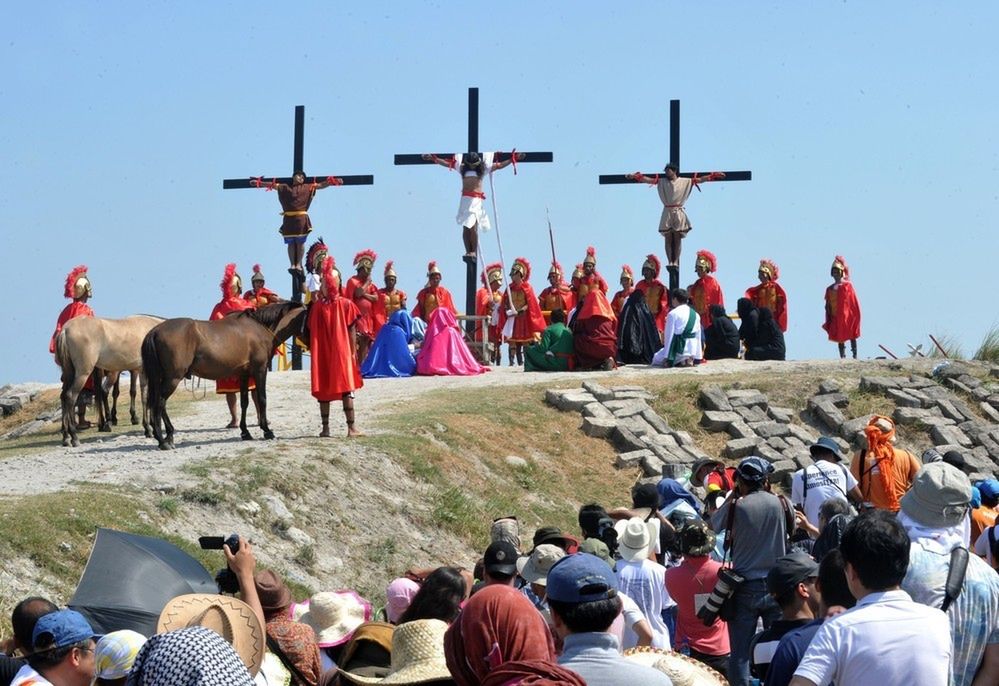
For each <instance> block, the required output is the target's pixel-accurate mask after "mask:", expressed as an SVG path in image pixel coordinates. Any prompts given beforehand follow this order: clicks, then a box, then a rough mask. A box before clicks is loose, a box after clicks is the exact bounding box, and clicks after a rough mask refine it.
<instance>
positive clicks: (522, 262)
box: [510, 257, 531, 281]
mask: <svg viewBox="0 0 999 686" xmlns="http://www.w3.org/2000/svg"><path fill="white" fill-rule="evenodd" d="M510 271H519V272H520V275H521V276H523V277H524V281H529V280H530V278H531V263H530V262H528V261H527V258H526V257H518V258H516V259H514V261H513V267H511V268H510Z"/></svg>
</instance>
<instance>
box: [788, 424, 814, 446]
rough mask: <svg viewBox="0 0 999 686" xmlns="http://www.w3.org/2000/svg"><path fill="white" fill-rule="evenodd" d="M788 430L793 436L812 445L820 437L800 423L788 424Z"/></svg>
mask: <svg viewBox="0 0 999 686" xmlns="http://www.w3.org/2000/svg"><path fill="white" fill-rule="evenodd" d="M787 430H788V433H790V435H791V436H794V437H795V438H797V439H798V440H799V441H801V442H802V443H803V444H805V445H811V444H812V443H815V441H817V440H818V438H819V437H818V436H816V435H815V434H814V433H813V432H811V431H809V430H808V429H806V428H805V427H803V426H801V425H799V424H790V425H788V427H787Z"/></svg>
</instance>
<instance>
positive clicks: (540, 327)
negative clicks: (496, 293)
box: [499, 281, 547, 343]
mask: <svg viewBox="0 0 999 686" xmlns="http://www.w3.org/2000/svg"><path fill="white" fill-rule="evenodd" d="M509 291H520V292H522V293H523V294H524V300H525V304H526V305H527V310H526V311H525V312H523V313H522V314H518V315H517V317H516V319H515V320H514V322H513V333H512V334H511V335H510V337H509V338H507V340H508V341H513V342H514V343H524V342H527V341H533V340H535V338H536V337H537V336H536V335H537V334H540V333H541V332H542V331H544V330H545V326H547V325H546V324H545V318H544V315H542V314H541V306H540V305H538V298H537V296H536V295H534V289H533V288H531V284H529V283H527V282H526V281H521V282H520V283H519V284H513V283H511V284H510V287H509V288H508V289H507V290H506V291H504V293H503V300H501V301H500V303H499V306H500V315H499V328H500V331H502V330H503V329H504V327H505V326H506V320H507V319H509V315H508V314H507V310H508V309H509V307H510V295H509V294H508V292H509Z"/></svg>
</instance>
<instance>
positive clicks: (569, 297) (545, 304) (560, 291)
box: [538, 261, 576, 324]
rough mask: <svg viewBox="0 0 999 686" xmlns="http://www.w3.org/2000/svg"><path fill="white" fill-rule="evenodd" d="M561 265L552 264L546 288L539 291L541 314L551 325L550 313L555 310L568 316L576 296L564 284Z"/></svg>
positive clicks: (574, 303)
mask: <svg viewBox="0 0 999 686" xmlns="http://www.w3.org/2000/svg"><path fill="white" fill-rule="evenodd" d="M563 277H564V273H563V272H562V265H560V264H559V263H558V262H554V261H553V262H552V267H551V269H549V270H548V283H549V284H550V285H549V286H548V287H547V288H545V289H544V290H543V291H541V294H540V295H539V296H538V305H540V306H541V312H542V314H544V313H546V312H547V313H548V314H545V322H547V323H548V324H551V313H552V312H554V311H555V310H562V311H563V312H565V313H566V314H568V313H569V312H570V311H571V310H572V308H574V307H575V306H576V296H575V295H574V294H573V289H572V288H571V287H570V286H569V285H568V284H567V283H566V282H565V279H564V278H563Z"/></svg>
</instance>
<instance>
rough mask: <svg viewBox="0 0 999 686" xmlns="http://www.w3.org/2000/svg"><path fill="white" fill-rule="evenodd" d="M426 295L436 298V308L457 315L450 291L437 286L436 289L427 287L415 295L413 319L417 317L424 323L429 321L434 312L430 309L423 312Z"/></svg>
mask: <svg viewBox="0 0 999 686" xmlns="http://www.w3.org/2000/svg"><path fill="white" fill-rule="evenodd" d="M428 295H433V296H434V297H435V298H437V307H446V308H447V309H449V310H451V314H458V308H456V307H455V306H454V300H453V299H452V298H451V291H449V290H448V289H446V288H444V286H438V287H437V288H431V287H430V286H427V287H426V288H424V289H423V290H421V291H420V292H419V293H417V294H416V307H414V308H413V316H414V317H419V318H420V319H422V320H423V321H425V322H429V321H430V315H431V314H433V311H434V310H433V308H431V310H430V311H429V312H426V311H425V306H424V302H426V299H427V296H428Z"/></svg>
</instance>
